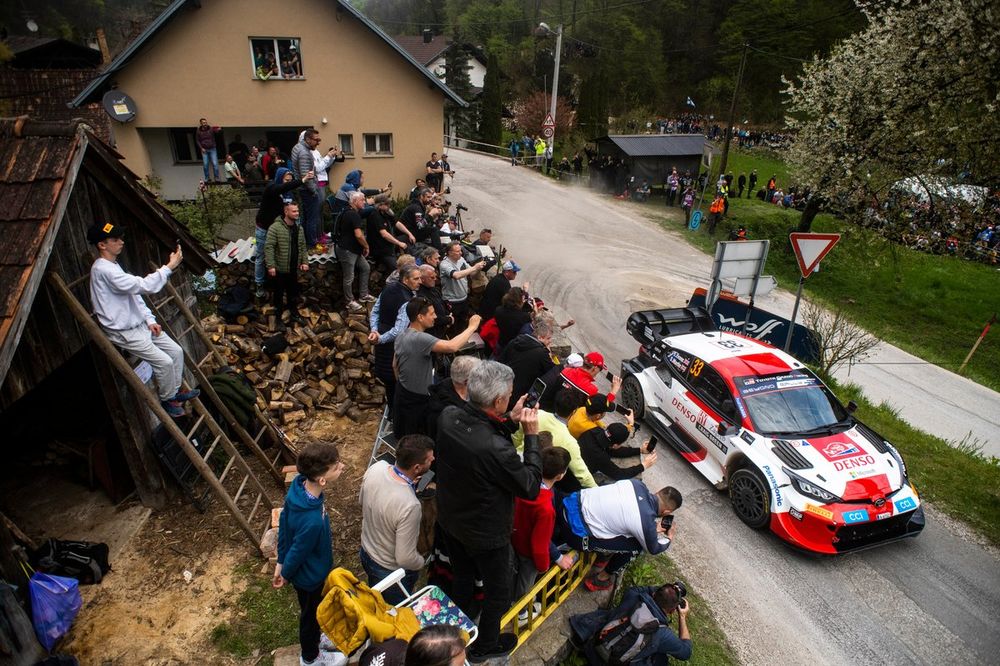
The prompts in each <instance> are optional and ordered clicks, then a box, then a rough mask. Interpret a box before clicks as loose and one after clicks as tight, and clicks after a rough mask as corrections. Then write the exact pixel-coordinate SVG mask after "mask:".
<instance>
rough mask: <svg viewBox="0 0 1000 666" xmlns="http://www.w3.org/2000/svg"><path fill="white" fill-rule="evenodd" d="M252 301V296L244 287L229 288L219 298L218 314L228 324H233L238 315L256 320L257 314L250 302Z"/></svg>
mask: <svg viewBox="0 0 1000 666" xmlns="http://www.w3.org/2000/svg"><path fill="white" fill-rule="evenodd" d="M252 300H253V294H251V293H250V290H249V289H247V288H246V287H241V286H239V285H236V286H233V287H230V288H229V289H226V291H225V292H224V293H223V294H222V296H220V297H219V304H218V311H219V314H220V315H221V316H222V318H223V319H225V320H226V322H227V323H229V324H232V323H234V322H235V321H236V318H237V317H239V316H240V315H246V316H248V317H250V318H251V319H256V317H257V313H256V311H255V309H254V306H253V303H252V302H251V301H252Z"/></svg>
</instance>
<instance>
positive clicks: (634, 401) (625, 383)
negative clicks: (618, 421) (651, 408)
mask: <svg viewBox="0 0 1000 666" xmlns="http://www.w3.org/2000/svg"><path fill="white" fill-rule="evenodd" d="M620 402H621V404H622V405H624V406H625V408H626V409H631V410H632V414H633V416H634V417H635V420H636V421H641V420H642V417H643V416H644V415H645V412H646V400H645V399H644V398H643V397H642V385H641V384H640V383H639V380H638V379H636V377H635V375H628V376H626V377H625V378H624V379H622V389H621V399H620Z"/></svg>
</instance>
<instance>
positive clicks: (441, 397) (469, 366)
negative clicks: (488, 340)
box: [427, 356, 480, 438]
mask: <svg viewBox="0 0 1000 666" xmlns="http://www.w3.org/2000/svg"><path fill="white" fill-rule="evenodd" d="M479 363H480V360H479V359H478V358H476V357H475V356H459V357H457V358H456V359H455V360H454V361H452V362H451V367H450V368H449V369H448V370H449V372H450V373H451V376H450V377H448V378H447V379H444V380H442V381H440V382H438V383H437V384H432V385H431V388H430V391H431V399H430V402H429V403H427V434H428V435H430V436H431V437H432V438H433V437H437V424H438V418H440V416H441V412H443V411H444V410H445V407H448V406H449V405H455V406H456V407H462V406H464V405H465V403H466V402H467V401H468V399H469V387H468V384H469V374H470V373H471V372H472V370H473V368H475V367H476V366H477V365H479Z"/></svg>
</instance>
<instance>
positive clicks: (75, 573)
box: [30, 539, 111, 585]
mask: <svg viewBox="0 0 1000 666" xmlns="http://www.w3.org/2000/svg"><path fill="white" fill-rule="evenodd" d="M30 560H31V562H32V566H34V567H35V569H36V570H38V571H42V572H44V573H48V574H54V575H56V576H65V577H67V578H75V579H77V580H78V581H80V582H81V583H83V584H84V585H89V584H91V583H100V582H101V580H102V579H103V578H104V574H106V573H108V571H110V570H111V564H110V562H108V544H106V543H92V542H90V541H59V540H58V539H49V540H47V541H46V542H45V543H44V544H42V545H41V546H40V547H39V548H38V550H35V551H33V552H32V553H31V557H30Z"/></svg>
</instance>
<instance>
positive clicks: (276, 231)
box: [264, 203, 309, 331]
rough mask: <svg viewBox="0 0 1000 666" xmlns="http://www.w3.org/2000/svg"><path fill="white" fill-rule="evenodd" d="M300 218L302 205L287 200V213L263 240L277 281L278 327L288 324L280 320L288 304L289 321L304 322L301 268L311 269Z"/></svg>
mask: <svg viewBox="0 0 1000 666" xmlns="http://www.w3.org/2000/svg"><path fill="white" fill-rule="evenodd" d="M298 221H299V205H298V204H297V203H286V204H285V212H284V215H282V216H281V217H280V218H278V219H277V220H275V221H274V223H273V224H272V225H271V226H270V227H268V229H267V241H266V242H265V243H264V263H265V264H267V274H268V275H270V276H271V279H272V280H273V282H274V309H275V310H276V313H275V314H276V315H277V325H276V329H277V330H279V331H283V330H284V329H285V325H284V324H282V323H281V315H282V314H283V313H284V311H285V308H286V307H287V308H288V311H289V323H290V324H304V323H305V321H304V320H303V319H302V317H300V316H299V312H298V309H297V306H298V302H299V271H302V272H303V273H304V272H306V271H308V270H309V264H308V263H306V261H307V259H306V257H307V256H308V255H307V250H306V240H305V238H304V237H303V234H302V229H301V228H300V227H299V225H298ZM286 297H287V298H286Z"/></svg>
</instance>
